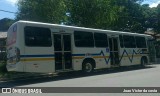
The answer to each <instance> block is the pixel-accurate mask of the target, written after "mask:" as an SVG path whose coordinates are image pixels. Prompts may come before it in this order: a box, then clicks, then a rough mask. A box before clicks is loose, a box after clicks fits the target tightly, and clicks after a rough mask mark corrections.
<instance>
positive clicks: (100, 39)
mask: <svg viewBox="0 0 160 96" xmlns="http://www.w3.org/2000/svg"><path fill="white" fill-rule="evenodd" d="M94 39H95V46H96V47H108V38H107V35H106V34H104V33H94Z"/></svg>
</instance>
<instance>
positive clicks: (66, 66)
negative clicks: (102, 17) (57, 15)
mask: <svg viewBox="0 0 160 96" xmlns="http://www.w3.org/2000/svg"><path fill="white" fill-rule="evenodd" d="M151 38H152V37H151V36H149V35H144V34H137V33H129V32H120V31H111V30H100V29H92V28H83V27H73V26H65V25H58V24H49V23H41V22H32V21H18V22H16V23H14V24H13V25H12V26H11V27H10V28H9V30H8V34H7V69H8V71H16V72H42V73H47V72H52V73H54V72H66V71H78V70H83V71H84V72H92V71H93V69H100V68H112V67H120V66H131V65H142V66H145V64H147V63H149V49H148V44H149V43H147V42H148V41H149V39H151Z"/></svg>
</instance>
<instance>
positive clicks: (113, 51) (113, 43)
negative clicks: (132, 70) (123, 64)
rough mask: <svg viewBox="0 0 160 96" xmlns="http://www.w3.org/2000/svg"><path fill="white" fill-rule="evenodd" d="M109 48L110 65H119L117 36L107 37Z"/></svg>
mask: <svg viewBox="0 0 160 96" xmlns="http://www.w3.org/2000/svg"><path fill="white" fill-rule="evenodd" d="M109 48H110V63H111V66H112V67H113V66H119V48H118V37H110V38H109Z"/></svg>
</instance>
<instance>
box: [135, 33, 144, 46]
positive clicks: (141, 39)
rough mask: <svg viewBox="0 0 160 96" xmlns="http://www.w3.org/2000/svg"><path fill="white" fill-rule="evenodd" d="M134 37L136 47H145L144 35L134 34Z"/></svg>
mask: <svg viewBox="0 0 160 96" xmlns="http://www.w3.org/2000/svg"><path fill="white" fill-rule="evenodd" d="M135 38H136V44H137V47H138V48H146V47H147V45H146V40H145V38H144V37H138V36H136V37H135Z"/></svg>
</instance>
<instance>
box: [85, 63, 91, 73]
mask: <svg viewBox="0 0 160 96" xmlns="http://www.w3.org/2000/svg"><path fill="white" fill-rule="evenodd" d="M85 71H86V72H91V71H92V64H91V63H86V66H85Z"/></svg>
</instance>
